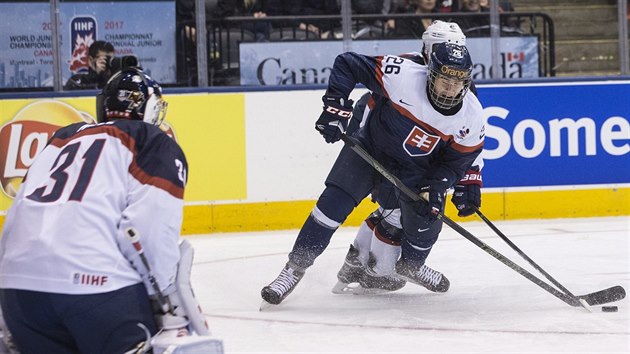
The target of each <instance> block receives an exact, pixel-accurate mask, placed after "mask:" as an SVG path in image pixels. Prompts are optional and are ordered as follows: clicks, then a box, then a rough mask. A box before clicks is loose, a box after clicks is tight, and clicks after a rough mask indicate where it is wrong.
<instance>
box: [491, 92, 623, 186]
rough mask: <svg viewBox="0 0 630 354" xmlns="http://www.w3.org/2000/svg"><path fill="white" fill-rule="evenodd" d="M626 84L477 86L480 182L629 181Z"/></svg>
mask: <svg viewBox="0 0 630 354" xmlns="http://www.w3.org/2000/svg"><path fill="white" fill-rule="evenodd" d="M628 97H630V83H629V82H627V81H623V82H622V81H618V82H610V83H606V82H601V83H576V84H556V85H554V84H549V85H545V84H531V85H502V86H499V85H497V86H494V87H483V86H481V87H480V88H479V100H480V101H481V104H482V106H483V108H484V113H485V116H486V118H487V124H486V138H485V145H484V151H483V156H484V161H485V167H484V169H483V185H484V187H521V186H572V185H591V184H617V183H630V121H629V118H630V100H629V99H628Z"/></svg>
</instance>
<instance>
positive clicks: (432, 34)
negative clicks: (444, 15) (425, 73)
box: [422, 20, 466, 61]
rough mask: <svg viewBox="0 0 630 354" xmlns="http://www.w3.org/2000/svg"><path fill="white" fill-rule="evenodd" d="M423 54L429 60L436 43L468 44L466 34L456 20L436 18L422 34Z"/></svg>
mask: <svg viewBox="0 0 630 354" xmlns="http://www.w3.org/2000/svg"><path fill="white" fill-rule="evenodd" d="M422 42H423V46H422V54H423V55H424V58H425V59H426V60H427V61H428V60H429V58H431V53H432V52H433V50H435V48H434V46H435V45H436V44H439V43H442V42H447V43H453V44H457V45H461V46H464V45H466V36H465V35H464V32H462V29H461V28H459V25H458V24H457V23H455V22H444V21H440V20H435V21H433V23H431V25H430V26H429V27H427V29H426V31H424V33H423V34H422Z"/></svg>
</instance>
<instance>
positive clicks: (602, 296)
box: [341, 134, 625, 307]
mask: <svg viewBox="0 0 630 354" xmlns="http://www.w3.org/2000/svg"><path fill="white" fill-rule="evenodd" d="M341 140H343V142H344V143H345V144H346V146H348V147H349V148H350V149H352V150H353V151H354V152H355V153H357V154H358V155H359V156H360V157H361V158H362V159H363V160H365V161H366V162H367V163H369V164H370V165H371V166H372V167H373V168H374V169H375V170H376V171H377V172H378V173H380V174H381V175H382V176H383V177H385V178H386V179H387V180H388V181H390V182H391V183H392V184H393V185H394V186H396V188H398V189H399V190H400V191H401V192H403V193H404V194H405V195H407V196H408V197H409V198H411V199H412V200H414V201H419V200H421V199H422V198H421V197H420V196H419V195H418V194H417V193H415V192H414V191H413V190H411V189H410V188H409V187H407V186H406V185H405V184H404V183H403V182H402V181H401V180H400V179H398V178H397V177H396V176H394V175H393V174H391V173H390V172H389V171H387V169H385V167H383V165H381V164H380V163H379V162H378V161H376V159H374V158H373V157H372V156H371V155H370V154H369V153H368V152H367V151H365V149H363V147H361V146H360V145H358V144H357V143H356V142H355V141H354V140H352V138H350V137H349V136H347V135H346V134H341ZM438 218H439V219H440V220H442V221H443V222H444V223H445V224H446V225H448V226H449V227H450V228H452V229H453V230H455V231H456V232H457V233H459V234H460V235H462V236H464V237H465V238H466V239H467V240H469V241H470V242H472V243H474V244H475V245H476V246H478V247H479V248H481V249H482V250H483V251H485V252H486V253H488V254H490V255H491V256H492V257H494V258H496V259H497V260H499V261H500V262H501V263H503V264H505V265H506V266H508V267H510V268H512V269H513V270H514V271H516V272H517V273H519V274H520V275H522V276H523V277H525V278H527V279H528V280H530V281H531V282H532V283H534V284H536V285H538V286H539V287H541V288H542V289H544V290H545V291H547V292H548V293H550V294H551V295H553V296H555V297H557V298H558V299H560V300H562V301H564V302H565V303H567V304H569V305H571V306H574V307H579V306H584V307H586V306H585V305H584V304H583V303H582V302H581V301H580V299H582V300H584V301H586V303H588V304H589V305H598V304H603V303H607V302H611V301H616V300H620V299H623V298H624V297H625V291H624V290H623V288H622V287H620V286H616V287H612V288H609V289H604V290H601V291H598V292H594V293H591V294H586V295H583V296H580V298H576V297H571V296H569V295H567V294H565V293H563V292H560V291H558V290H557V289H556V288H554V287H552V286H550V285H549V284H547V283H545V282H544V281H543V280H541V279H539V278H537V277H536V276H534V275H533V274H531V273H530V272H528V271H527V270H525V269H523V268H521V267H520V266H519V265H518V264H516V263H514V262H512V261H511V260H510V259H509V258H507V257H505V256H503V255H502V254H501V253H499V252H497V251H496V250H494V249H493V248H492V247H490V246H488V245H486V244H485V243H484V242H483V241H481V240H480V239H478V238H477V237H475V236H474V235H473V234H471V233H470V232H468V231H467V230H466V229H464V228H463V227H461V226H460V225H459V224H457V223H456V222H454V221H453V220H451V219H450V218H448V217H447V216H446V215H444V213H439V214H438ZM620 291H621V292H623V296H621V297H619V296H620V295H621V294H620ZM609 299H615V300H609ZM589 300H590V301H589Z"/></svg>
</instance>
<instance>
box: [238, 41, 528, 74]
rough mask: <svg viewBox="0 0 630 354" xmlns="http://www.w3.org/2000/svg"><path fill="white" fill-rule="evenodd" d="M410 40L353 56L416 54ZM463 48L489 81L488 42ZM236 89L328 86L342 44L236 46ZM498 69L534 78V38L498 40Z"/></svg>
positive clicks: (370, 46) (364, 48)
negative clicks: (239, 79)
mask: <svg viewBox="0 0 630 354" xmlns="http://www.w3.org/2000/svg"><path fill="white" fill-rule="evenodd" d="M421 45H422V43H421V41H419V40H415V39H399V40H361V41H354V42H352V51H354V52H357V53H361V54H365V55H371V56H377V55H384V54H402V53H409V52H414V51H416V52H419V51H420V50H421V49H422V47H421ZM466 47H468V50H469V51H470V55H471V57H472V59H473V62H474V65H473V79H477V80H480V79H490V78H492V76H491V75H490V73H491V71H492V69H491V63H492V58H491V55H490V51H489V50H488V48H490V38H469V39H468V40H467V41H466ZM239 50H240V52H239V56H240V73H241V85H262V86H265V85H296V84H323V83H326V82H328V76H329V75H330V69H331V67H332V65H333V62H334V61H335V57H336V56H337V55H338V54H340V53H342V52H343V43H342V41H302V42H264V43H241V44H240V46H239ZM500 55H501V58H500V62H499V65H500V68H499V72H500V74H501V77H503V78H536V77H538V75H539V73H538V72H539V65H538V61H539V60H538V59H539V56H538V39H537V38H536V37H530V36H523V37H506V38H501V39H500Z"/></svg>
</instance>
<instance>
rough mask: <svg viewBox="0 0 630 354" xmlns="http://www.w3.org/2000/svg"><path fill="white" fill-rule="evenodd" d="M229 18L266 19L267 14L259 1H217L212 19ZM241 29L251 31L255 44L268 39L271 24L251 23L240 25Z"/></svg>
mask: <svg viewBox="0 0 630 354" xmlns="http://www.w3.org/2000/svg"><path fill="white" fill-rule="evenodd" d="M230 16H243V17H249V16H251V17H253V18H263V17H267V12H265V10H264V9H263V1H259V0H219V1H218V2H217V5H216V7H215V8H214V10H213V11H212V17H215V18H224V17H230ZM240 28H241V29H243V30H246V31H251V32H252V33H254V37H255V38H256V41H257V42H263V41H266V40H268V39H269V33H270V32H271V23H269V22H260V21H252V22H245V23H243V24H241V26H240Z"/></svg>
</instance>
